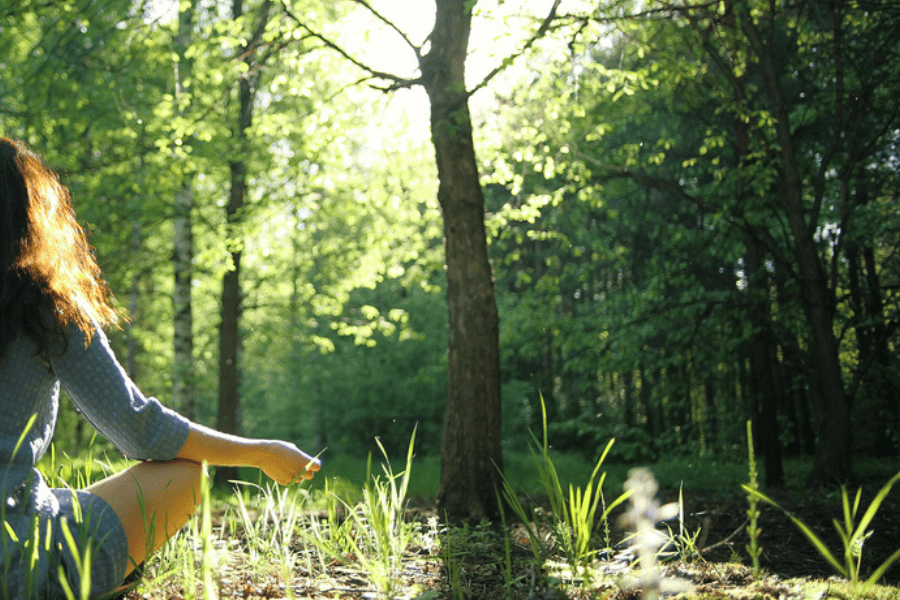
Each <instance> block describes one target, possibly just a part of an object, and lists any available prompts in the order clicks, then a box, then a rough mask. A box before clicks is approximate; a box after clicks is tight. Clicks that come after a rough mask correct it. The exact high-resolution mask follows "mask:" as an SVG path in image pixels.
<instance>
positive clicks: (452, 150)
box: [421, 0, 502, 521]
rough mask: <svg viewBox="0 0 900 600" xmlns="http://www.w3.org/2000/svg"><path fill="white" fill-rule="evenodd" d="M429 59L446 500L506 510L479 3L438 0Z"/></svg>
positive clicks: (462, 514) (466, 513)
mask: <svg viewBox="0 0 900 600" xmlns="http://www.w3.org/2000/svg"><path fill="white" fill-rule="evenodd" d="M436 4H437V16H436V20H435V27H434V31H433V32H432V34H431V50H430V51H429V53H428V54H427V55H426V56H424V57H423V59H422V63H421V71H422V85H423V86H424V87H425V90H426V93H427V94H428V98H429V100H430V103H431V133H432V142H433V144H434V149H435V157H436V161H437V168H438V178H439V187H438V201H439V202H440V205H441V210H442V212H443V219H444V246H445V251H446V265H447V307H448V312H449V314H448V318H449V326H450V339H449V350H448V352H449V373H448V384H447V406H446V411H445V416H444V431H443V437H442V440H441V482H440V489H439V491H438V497H437V502H438V506H439V507H440V509H441V510H442V511H444V512H446V514H447V515H449V516H450V517H451V518H454V519H468V520H476V521H477V520H480V519H482V518H490V517H493V516H495V515H496V514H497V508H498V507H497V496H496V489H497V487H498V486H499V484H500V469H501V468H502V454H501V446H500V436H501V432H500V366H499V365H500V359H499V342H498V336H499V333H498V332H499V325H498V316H497V306H496V301H495V296H494V283H493V279H492V276H491V267H490V264H489V262H488V253H487V238H486V232H485V228H484V196H483V194H482V189H481V184H480V182H479V178H478V167H477V163H476V160H475V148H474V143H473V139H472V124H471V120H470V118H469V108H468V95H467V93H466V91H465V78H464V73H465V60H466V52H467V46H468V39H469V30H470V26H471V8H470V7H471V4H472V3H471V2H469V1H467V0H438V1H437V3H436Z"/></svg>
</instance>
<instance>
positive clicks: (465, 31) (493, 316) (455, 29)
mask: <svg viewBox="0 0 900 600" xmlns="http://www.w3.org/2000/svg"><path fill="white" fill-rule="evenodd" d="M355 1H356V2H357V4H359V5H361V6H362V7H364V8H365V9H366V11H367V12H368V13H369V14H370V15H372V16H373V17H374V18H375V19H376V20H378V21H380V22H381V23H382V24H384V25H386V26H387V27H388V28H390V29H392V30H393V31H394V32H396V33H397V34H398V35H399V36H400V37H401V38H402V39H403V40H404V42H405V43H406V44H407V45H408V47H409V48H410V49H411V50H412V52H413V53H414V55H415V57H416V59H417V63H418V68H419V76H418V77H406V76H400V75H395V74H391V73H387V72H385V71H382V70H378V69H375V68H373V67H371V66H368V65H366V64H365V63H364V62H361V61H359V60H357V59H355V58H354V57H353V56H351V54H350V53H349V52H348V51H347V50H346V49H345V48H343V47H342V46H341V45H339V44H337V43H336V42H335V41H333V40H331V39H329V38H328V37H327V36H325V35H322V34H321V33H319V32H316V31H314V30H312V29H311V28H309V27H308V26H307V25H306V24H305V23H304V22H303V20H301V19H299V18H297V17H294V19H295V21H296V23H297V25H298V26H299V27H301V28H304V29H306V30H307V31H309V32H310V33H311V34H312V35H314V36H315V37H317V38H318V39H320V40H321V41H322V42H323V43H324V44H325V45H326V46H327V47H328V48H330V49H332V50H335V51H337V52H338V53H340V54H341V55H343V56H344V57H345V58H347V59H348V60H349V61H350V62H352V63H353V64H355V65H356V66H357V67H359V68H360V69H362V70H363V71H364V72H365V73H366V74H367V76H368V77H369V78H371V79H374V80H379V81H381V82H385V85H386V87H385V88H384V89H385V91H396V90H399V89H402V88H410V87H413V86H422V87H423V88H424V89H425V92H426V94H427V95H428V99H429V103H430V123H431V140H432V144H433V146H434V151H435V162H436V164H437V169H438V181H439V183H438V201H439V203H440V206H441V209H442V216H443V225H444V244H445V245H444V248H445V261H446V262H445V264H446V277H447V308H448V322H449V327H450V334H449V341H448V357H449V365H448V369H449V374H448V385H447V405H446V410H445V416H444V430H443V434H442V443H441V486H440V491H439V492H438V498H437V501H438V504H439V506H440V507H441V508H442V510H443V511H445V512H446V514H448V515H449V516H451V518H461V519H470V520H479V519H481V518H484V517H490V516H494V515H495V514H496V513H497V508H498V507H497V494H496V489H497V486H498V484H499V483H500V473H501V470H502V464H503V457H502V451H501V444H500V441H501V399H500V367H499V347H498V338H499V325H498V317H497V307H496V298H495V292H494V285H493V280H492V273H491V266H490V261H489V259H488V254H487V240H486V235H485V228H484V196H483V192H482V189H481V184H480V181H479V172H478V166H477V161H476V158H475V144H474V139H473V135H472V123H471V116H470V113H469V107H468V101H469V97H470V96H471V95H472V93H474V91H476V90H478V89H480V88H481V87H484V86H485V85H486V84H487V82H488V81H489V80H490V78H491V77H493V76H494V75H496V74H497V73H498V72H499V71H500V70H502V68H503V67H504V66H506V65H507V64H508V61H504V63H503V64H502V65H501V67H498V69H496V70H495V71H494V72H492V73H491V74H490V75H489V76H488V77H487V78H486V79H485V81H483V82H481V83H479V84H478V85H476V86H474V87H473V88H472V89H467V88H466V81H465V63H466V56H467V53H468V42H469V33H470V30H471V24H472V11H473V9H474V6H475V3H473V2H470V1H466V0H438V1H437V2H436V3H435V7H436V16H435V23H434V27H433V29H432V32H431V34H430V35H429V36H428V39H427V42H428V44H429V49H428V51H427V52H425V51H424V48H425V45H424V44H421V45H416V44H415V43H413V42H412V41H411V40H410V38H409V37H408V36H407V35H406V34H405V33H404V32H403V31H402V30H401V29H400V28H399V27H397V26H396V25H395V24H394V23H392V22H391V21H390V20H388V19H387V18H385V17H384V16H383V15H381V14H380V13H379V12H377V11H376V10H375V9H374V8H373V7H372V6H370V5H369V4H368V3H367V2H365V1H363V0H355ZM558 4H559V2H554V3H553V6H552V9H551V11H550V15H549V16H548V17H547V19H545V20H544V22H543V23H542V24H541V26H540V27H539V28H538V29H537V31H536V33H535V35H534V36H533V37H532V38H531V39H530V41H529V42H528V43H526V44H525V47H526V48H527V47H528V46H530V45H531V44H533V43H534V40H536V39H538V38H540V37H542V36H543V35H544V34H545V33H546V31H547V28H548V26H549V23H550V22H551V21H552V20H553V17H554V15H555V13H556V8H557V6H558Z"/></svg>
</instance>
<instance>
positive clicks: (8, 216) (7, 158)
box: [0, 138, 117, 357]
mask: <svg viewBox="0 0 900 600" xmlns="http://www.w3.org/2000/svg"><path fill="white" fill-rule="evenodd" d="M116 319H117V314H116V311H115V309H114V308H113V307H112V306H111V305H110V304H109V289H108V288H107V287H106V283H105V282H104V281H103V279H102V278H101V274H100V267H99V266H98V265H97V261H96V260H95V259H94V256H93V254H92V248H91V246H90V245H89V244H88V241H87V236H86V235H85V233H84V230H83V229H82V228H81V226H80V225H79V224H78V221H77V220H76V218H75V211H74V209H73V208H72V203H71V201H70V199H69V192H68V190H67V189H66V188H65V187H64V186H63V185H62V184H61V183H60V182H59V178H58V176H57V175H56V173H54V172H53V171H52V170H51V169H50V168H49V167H48V166H47V165H46V163H45V162H44V161H43V159H41V157H40V156H38V155H37V154H35V153H34V152H33V151H32V150H31V149H29V148H28V146H26V145H25V144H24V143H23V142H20V141H17V140H9V139H6V138H0V357H2V356H3V355H4V354H5V353H6V348H7V346H8V345H9V344H10V342H12V341H13V340H14V339H15V338H16V336H17V335H18V334H19V333H20V332H24V333H25V334H26V335H27V336H28V337H29V338H31V340H33V341H34V343H35V344H36V346H37V351H38V353H39V354H40V355H42V356H45V357H49V356H50V355H51V354H52V353H55V352H62V351H64V350H65V347H66V344H67V343H68V331H69V327H70V326H72V325H74V326H76V327H78V328H79V329H80V330H81V331H83V332H84V334H85V336H86V339H87V340H90V339H91V334H92V332H93V324H92V321H96V322H97V323H98V324H100V325H101V326H104V325H109V324H112V323H115V321H116Z"/></svg>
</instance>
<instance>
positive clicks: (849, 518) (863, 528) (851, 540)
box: [741, 473, 900, 592]
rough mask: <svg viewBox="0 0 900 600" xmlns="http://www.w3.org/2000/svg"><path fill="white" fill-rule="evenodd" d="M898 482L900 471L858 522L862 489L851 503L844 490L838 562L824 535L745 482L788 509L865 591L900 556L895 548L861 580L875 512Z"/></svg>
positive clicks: (755, 493)
mask: <svg viewBox="0 0 900 600" xmlns="http://www.w3.org/2000/svg"><path fill="white" fill-rule="evenodd" d="M897 481H900V473H897V474H896V475H894V476H893V477H892V478H891V479H890V480H889V481H888V482H887V483H886V484H885V485H884V486H883V487H882V488H881V489H880V490H879V491H878V493H877V494H875V497H874V498H873V499H872V501H871V503H869V507H868V508H867V509H866V511H865V513H864V514H863V515H862V517H861V518H860V519H859V521H858V522H857V515H858V512H859V504H860V499H861V497H862V488H860V489H858V490H857V492H856V496H855V497H854V499H853V501H852V505H851V501H850V496H849V494H848V493H847V489H846V487H844V488H842V489H841V500H842V502H843V508H844V521H843V523H842V522H840V521H839V520H837V519H834V528H835V529H836V530H837V532H838V535H839V536H840V539H841V543H842V544H843V550H844V553H843V556H842V559H843V560H842V561H839V560H838V559H837V558H835V556H834V554H832V552H831V550H829V549H828V546H826V545H825V544H824V543H823V542H822V540H821V538H819V536H817V535H816V534H815V533H814V532H813V531H812V529H810V528H809V527H808V526H807V525H806V524H805V523H803V522H802V521H801V520H800V519H798V518H797V517H796V516H794V515H793V514H791V513H790V512H788V511H786V510H784V509H783V508H781V507H780V506H779V505H778V503H777V502H775V501H774V500H772V499H771V498H769V497H768V496H766V495H764V494H763V493H762V492H760V491H759V490H756V489H753V488H752V487H750V486H748V485H742V486H741V487H743V488H744V491H746V492H747V493H748V494H750V495H751V496H754V497H757V498H759V499H760V500H762V501H764V502H767V503H768V504H771V505H772V506H775V507H776V508H779V509H781V510H783V511H784V512H785V514H786V515H787V516H788V517H789V518H790V519H791V521H793V523H794V524H795V525H796V526H797V527H798V528H799V529H800V531H801V532H802V533H803V535H805V536H806V538H807V539H808V540H809V541H810V542H811V543H812V544H813V546H815V548H816V550H817V551H818V552H819V554H821V555H822V558H824V559H825V560H826V561H828V563H829V564H830V565H831V566H833V567H834V568H835V570H836V571H837V572H838V573H840V574H841V575H842V576H844V577H845V578H846V579H847V580H849V581H850V583H851V584H852V585H853V586H860V584H861V586H860V587H861V589H862V591H863V592H865V591H866V590H868V589H869V588H870V587H872V586H873V585H875V584H876V583H878V581H879V580H880V579H881V577H882V576H883V575H884V573H885V571H887V570H888V568H889V567H890V566H891V565H892V564H894V563H895V562H896V561H897V559H898V558H900V549H898V550H897V551H895V552H894V553H893V554H892V555H891V556H890V557H888V558H887V559H886V560H885V561H884V562H883V563H881V565H879V566H878V567H877V568H876V569H875V570H874V571H872V574H871V575H869V577H868V579H866V580H865V581H861V579H860V575H861V574H860V565H861V563H862V552H863V546H864V544H865V542H866V540H867V539H868V538H869V536H870V535H872V533H873V532H872V531H869V530H868V528H869V524H870V523H871V521H872V519H873V518H874V517H875V514H876V513H877V512H878V509H879V508H880V507H881V504H882V502H884V499H885V498H886V497H887V495H888V493H890V491H891V488H892V487H893V486H894V484H895V483H897Z"/></svg>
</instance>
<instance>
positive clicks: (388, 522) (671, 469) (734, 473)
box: [42, 437, 900, 600]
mask: <svg viewBox="0 0 900 600" xmlns="http://www.w3.org/2000/svg"><path fill="white" fill-rule="evenodd" d="M412 447H413V446H412V442H411V443H410V450H409V451H408V453H407V455H406V456H405V457H404V458H405V461H404V462H403V463H401V464H399V465H392V463H391V461H390V459H389V457H388V456H387V454H386V453H384V451H383V449H382V453H383V456H381V457H377V458H378V460H377V461H373V460H372V457H370V458H369V459H368V460H361V459H357V458H350V457H332V458H331V459H326V461H325V464H324V466H323V470H322V472H321V473H320V474H319V475H317V477H316V478H315V480H314V483H313V484H312V485H310V484H309V483H304V484H297V485H293V486H290V487H287V488H285V487H280V486H277V485H274V484H271V483H267V482H266V481H265V480H264V479H263V478H262V477H261V476H259V475H258V473H256V472H253V471H248V472H245V473H243V475H245V476H246V479H247V483H243V484H241V485H240V486H239V489H238V491H237V493H235V492H233V491H229V490H212V491H210V490H209V489H208V488H207V489H205V490H204V496H203V502H202V507H201V511H199V512H198V514H197V515H196V516H195V518H194V519H192V520H191V521H190V522H189V524H188V525H187V526H186V527H185V528H184V529H183V530H182V532H181V533H179V534H178V535H177V536H176V537H175V538H173V539H172V540H171V541H170V542H169V543H168V544H166V545H165V546H164V548H163V549H162V550H161V551H159V552H157V553H156V554H154V555H153V556H152V557H151V559H150V560H148V563H147V565H146V571H145V577H144V578H143V579H142V580H141V581H140V582H139V583H138V584H137V585H136V587H135V588H134V590H133V591H132V592H130V595H129V598H130V599H136V598H147V599H157V598H171V599H178V598H191V599H194V598H196V599H201V598H202V599H204V600H206V599H209V598H238V597H240V598H291V599H293V598H314V599H317V600H318V599H323V600H324V599H326V598H327V599H335V600H336V599H338V598H347V599H350V598H353V599H369V598H373V599H377V598H383V599H387V598H391V599H393V598H402V599H410V600H412V599H419V600H437V599H440V600H443V599H449V598H454V599H455V598H460V599H462V598H485V599H491V600H492V599H494V598H505V599H518V598H528V597H553V598H557V599H562V598H571V599H577V600H581V599H584V598H604V599H607V600H615V599H616V598H617V597H619V595H620V594H626V596H627V595H628V594H630V593H633V592H630V591H627V590H629V589H630V588H628V586H629V585H631V586H633V587H634V586H636V587H639V588H641V589H643V593H644V594H645V597H652V596H653V595H654V594H655V593H660V592H663V591H665V586H666V585H668V584H670V583H672V582H677V580H678V579H683V578H686V579H691V578H694V579H697V580H702V581H705V582H708V581H710V580H714V581H715V583H714V584H713V585H712V586H710V584H708V583H706V584H705V587H704V588H703V589H700V588H698V589H697V590H696V591H694V592H689V593H688V596H687V597H689V598H698V599H699V598H704V599H705V598H719V597H721V598H734V597H778V596H788V597H813V596H815V595H816V594H821V593H822V592H821V591H811V592H809V595H807V592H806V591H804V592H802V593H801V592H798V591H797V590H800V589H803V590H819V588H815V587H814V586H813V584H814V582H812V581H808V580H798V581H787V580H781V579H776V578H772V577H771V576H769V575H767V574H766V573H765V572H762V571H760V570H758V568H756V569H751V568H749V567H744V566H742V565H739V564H729V565H710V564H707V563H705V562H704V561H703V560H702V558H700V557H699V554H698V553H697V552H696V550H697V549H696V548H695V547H694V544H695V542H696V540H697V533H698V532H697V531H689V530H687V529H686V527H685V524H684V501H683V496H685V495H687V496H688V498H689V497H690V495H691V494H700V493H704V494H717V493H723V491H725V490H728V491H730V492H731V493H732V494H733V493H734V492H737V491H739V490H740V489H741V487H740V486H741V484H742V483H746V481H747V471H748V465H747V463H746V462H744V463H741V462H739V461H734V462H729V461H721V460H716V459H713V458H701V459H691V460H687V459H673V460H670V461H667V462H664V463H657V464H656V465H653V466H652V469H649V470H646V471H642V473H643V474H642V475H641V478H642V479H641V480H640V481H643V482H646V481H649V480H650V478H652V480H653V484H652V485H650V484H646V483H635V482H634V477H635V473H634V472H631V473H629V471H630V468H629V466H626V465H616V464H607V463H605V462H603V461H602V460H600V461H596V462H589V461H586V460H585V459H584V458H583V457H581V456H578V455H567V454H560V453H556V452H554V451H553V450H552V448H551V447H550V445H549V443H547V440H546V437H545V438H544V440H542V441H540V442H538V443H537V444H536V445H535V447H534V448H533V450H534V452H532V453H531V454H529V455H520V454H511V455H510V454H508V455H507V457H506V469H505V477H506V482H507V485H508V488H507V494H514V495H517V497H519V498H527V497H528V496H529V495H531V496H533V497H535V498H536V499H539V500H540V498H547V499H548V500H546V501H539V502H537V503H535V504H530V503H529V504H528V505H527V506H523V507H522V510H521V512H520V514H519V515H518V516H519V519H516V518H515V517H516V515H515V514H510V513H504V514H503V522H502V523H498V524H493V523H487V522H484V523H480V524H468V525H465V526H459V527H455V526H454V527H450V526H447V525H446V524H445V523H443V522H442V520H441V518H440V516H439V515H437V514H436V513H434V512H429V511H428V510H421V509H417V510H412V511H411V510H410V509H409V504H408V503H409V500H410V499H411V498H413V497H416V496H418V497H421V498H423V499H425V500H428V499H430V498H432V497H434V495H435V494H436V492H437V487H438V483H439V479H438V465H439V460H438V459H437V457H413V455H412V452H411V449H412ZM99 458H101V459H104V460H98V457H96V456H89V457H87V458H70V457H62V458H60V457H55V456H53V457H52V460H49V461H47V462H45V463H44V464H43V465H42V468H43V469H44V472H45V473H47V474H48V479H50V481H51V482H53V483H54V484H58V483H60V482H62V481H63V480H64V479H65V478H68V477H70V478H72V479H73V480H76V481H78V482H79V483H80V484H81V483H85V482H86V483H89V482H90V481H91V480H93V479H96V478H97V477H99V476H102V475H105V474H106V472H108V471H109V470H117V469H118V468H121V467H122V466H125V465H126V464H128V463H124V464H108V462H107V461H106V460H105V457H99ZM379 462H380V464H379ZM98 465H99V466H98ZM806 468H808V465H805V464H803V463H801V462H797V463H795V464H793V465H791V466H789V467H788V470H789V473H790V472H791V469H795V470H796V471H795V472H796V473H798V475H797V476H798V477H802V472H803V470H804V469H806ZM629 475H630V476H631V477H632V482H631V483H629V486H630V489H632V493H633V494H635V492H634V491H633V490H634V489H637V488H641V489H643V490H644V491H643V492H641V494H640V497H641V498H642V500H641V502H643V504H642V505H641V506H643V508H640V507H637V508H635V505H633V506H632V508H630V509H628V511H626V512H627V513H629V512H630V514H631V516H630V517H628V519H629V523H630V524H631V525H630V528H631V531H632V533H631V539H632V544H633V547H634V548H635V549H636V551H637V552H638V553H639V554H640V556H641V558H640V560H639V561H637V562H634V563H629V562H628V561H626V560H623V559H620V558H616V557H615V555H616V553H619V552H621V551H622V550H623V546H621V545H619V544H617V542H619V541H620V540H621V537H620V538H618V539H616V540H610V533H609V531H610V523H609V522H608V521H607V520H606V519H605V518H604V517H605V511H606V508H608V505H607V503H608V502H614V501H615V500H616V499H618V498H620V497H622V494H621V492H622V490H623V486H624V485H625V482H626V481H628V480H629ZM790 476H791V475H789V477H790ZM895 480H896V478H895ZM895 480H892V481H891V482H889V484H888V485H887V486H885V487H884V488H883V489H882V490H883V493H881V494H878V495H877V496H876V501H875V502H873V503H870V504H869V510H863V509H862V507H861V506H860V501H859V497H858V496H856V497H854V496H851V495H848V494H847V493H846V492H844V500H843V503H844V507H845V508H844V513H845V514H844V515H843V517H844V518H843V519H842V520H839V521H837V522H838V524H840V525H842V526H844V527H845V529H846V530H847V534H848V537H847V539H848V540H849V542H848V543H852V544H856V545H857V546H859V548H860V549H861V541H864V540H865V539H866V538H865V535H866V534H867V528H866V527H865V525H867V524H868V522H869V521H870V520H871V517H872V516H873V515H874V513H875V511H877V510H878V508H879V505H880V503H881V501H882V500H883V499H884V497H885V496H886V495H887V492H888V491H889V490H890V487H891V486H892V485H893V482H894V481H895ZM657 485H658V486H659V491H657V490H656V486H657ZM747 493H749V490H748V491H747ZM657 494H658V495H659V496H660V497H664V498H667V500H668V501H670V504H669V505H668V506H664V505H662V503H661V502H659V501H658V500H657V498H656V496H657ZM689 499H690V498H689ZM672 500H676V501H675V502H671V501H672ZM762 501H763V502H765V501H766V500H762ZM629 502H632V504H633V501H632V500H631V499H629ZM416 506H426V507H427V506H430V504H429V502H417V503H416ZM516 512H519V511H516ZM860 515H861V516H860ZM676 516H677V519H678V520H677V522H676V523H674V525H673V524H671V523H670V522H667V523H665V524H663V523H661V521H664V520H666V519H668V518H669V517H676ZM641 519H644V520H643V521H641ZM642 528H643V529H642ZM641 531H642V532H643V533H634V532H641ZM641 536H643V538H644V540H645V543H644V544H643V545H641V543H640V539H641ZM736 546H738V547H740V548H742V547H743V542H740V543H739V544H736ZM673 549H674V550H675V556H672V550H673ZM817 549H819V551H820V552H821V553H822V556H823V557H825V559H828V556H826V553H825V552H822V550H821V549H820V548H818V547H817ZM678 552H681V553H682V554H683V556H679V555H678ZM850 556H852V558H853V559H854V560H855V561H856V562H854V563H853V564H852V567H850V566H846V565H847V564H848V563H844V562H843V561H841V560H840V558H836V559H834V562H836V563H837V564H839V565H841V566H842V567H845V570H844V571H841V570H840V569H838V570H839V571H840V572H841V573H842V574H844V575H845V576H846V579H847V580H848V581H847V583H846V584H839V583H837V582H835V583H834V588H833V589H835V590H836V589H841V590H845V589H846V590H848V591H847V592H846V593H844V592H841V594H842V595H841V596H840V597H843V598H900V591H898V590H897V589H896V588H893V587H885V586H880V585H877V583H876V582H877V579H879V578H880V577H881V575H883V574H884V569H877V570H876V571H875V572H874V573H873V572H869V574H867V578H862V577H860V576H859V574H860V573H861V572H862V569H861V567H860V563H859V559H860V557H861V553H859V552H857V553H856V554H852V555H850ZM832 558H834V557H832ZM682 559H683V560H682ZM829 562H832V561H831V560H830V559H829ZM85 563H86V564H85V565H84V567H83V568H85V569H89V568H90V566H89V563H88V562H87V560H86V561H85ZM754 566H755V565H754ZM642 567H643V568H642ZM676 568H677V571H678V577H675V578H673V577H672V576H671V574H672V572H674V571H672V569H676ZM851 569H852V570H851ZM735 573H737V574H739V575H735ZM854 573H855V574H856V578H855V579H854ZM735 581H742V582H743V583H741V584H740V585H737V586H736V585H735V584H734V582H735ZM860 583H865V584H866V586H865V587H863V586H862V585H860ZM647 586H649V587H647ZM811 586H812V587H811ZM838 586H844V587H840V588H839V587H838ZM732 588H734V589H732ZM680 589H681V591H682V592H683V591H684V590H685V589H687V588H685V587H682V588H680ZM829 589H831V588H829ZM623 590H626V591H623ZM827 593H831V594H832V595H833V592H827ZM70 597H72V598H75V597H84V591H83V590H72V591H71V593H70ZM820 597H821V596H820Z"/></svg>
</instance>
